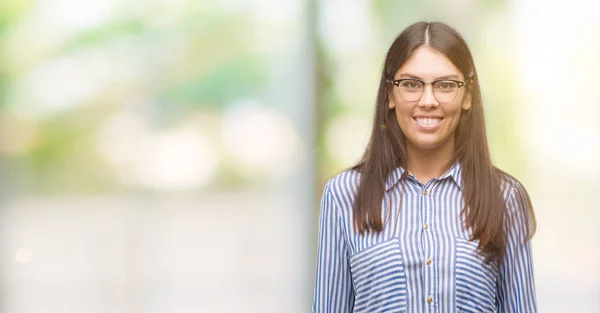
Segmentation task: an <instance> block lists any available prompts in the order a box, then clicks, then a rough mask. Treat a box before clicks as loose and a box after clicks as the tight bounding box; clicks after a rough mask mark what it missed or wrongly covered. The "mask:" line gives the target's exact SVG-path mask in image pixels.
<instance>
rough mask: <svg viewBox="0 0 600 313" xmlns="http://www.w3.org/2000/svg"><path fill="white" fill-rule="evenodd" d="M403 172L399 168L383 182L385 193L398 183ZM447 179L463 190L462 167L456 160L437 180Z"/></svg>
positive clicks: (403, 170) (402, 169)
mask: <svg viewBox="0 0 600 313" xmlns="http://www.w3.org/2000/svg"><path fill="white" fill-rule="evenodd" d="M405 171H406V170H405V169H404V168H402V167H401V166H399V167H397V168H396V169H394V170H393V171H391V172H390V174H389V175H388V177H387V179H386V182H385V191H388V190H390V189H392V187H394V186H395V185H396V184H397V183H398V182H399V181H400V179H401V178H402V175H403V174H404V172H405ZM408 174H409V175H412V174H410V172H409V173H408ZM447 177H451V178H452V179H453V180H454V182H455V183H456V184H457V185H458V187H460V189H461V190H462V189H463V180H462V167H461V164H460V162H459V161H458V160H457V161H456V162H454V164H453V165H452V167H450V169H449V170H448V171H447V172H446V173H445V174H444V175H442V176H440V177H439V178H438V179H439V180H444V179H446V178H447Z"/></svg>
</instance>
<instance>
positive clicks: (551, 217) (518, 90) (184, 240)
mask: <svg viewBox="0 0 600 313" xmlns="http://www.w3.org/2000/svg"><path fill="white" fill-rule="evenodd" d="M599 9H600V8H599V7H598V4H596V3H594V2H591V1H583V0H571V1H568V2H567V1H563V0H561V1H541V0H539V1H534V0H525V1H522V0H486V1H475V0H453V1H432V0H427V1H419V2H415V1H392V0H353V1H342V0H321V1H318V0H288V1H274V0H247V1H244V0H226V1H207V0H206V1H203V0H201V1H192V0H169V1H167V0H143V1H142V0H137V1H131V0H130V1H125V0H82V1H77V2H74V1H67V0H37V1H34V0H0V196H1V197H0V291H1V292H0V312H9V313H40V312H44V313H46V312H48V313H51V312H61V313H62V312H90V313H91V312H157V313H159V312H160V313H162V312H165V313H166V312H177V313H182V312H298V313H299V312H308V311H309V310H310V302H311V299H312V288H313V282H314V263H315V260H316V248H317V247H316V237H317V218H318V210H319V207H318V203H319V199H320V197H321V191H322V188H323V184H324V183H325V182H326V181H327V179H328V178H330V177H331V176H333V175H335V173H337V172H338V171H340V170H343V169H344V168H346V167H349V166H351V165H353V163H354V162H356V161H357V160H358V158H359V156H360V154H361V153H362V151H363V149H364V148H365V143H366V140H367V138H368V135H369V131H370V123H371V119H372V114H373V109H374V102H375V95H376V88H377V82H378V76H379V75H380V71H381V66H382V64H383V59H384V56H385V52H386V51H387V48H388V46H389V45H390V44H391V42H392V41H393V39H394V38H395V36H396V35H397V34H398V33H399V32H400V31H401V30H402V29H403V28H405V27H406V26H408V25H409V24H411V23H413V22H416V21H419V20H429V21H443V22H446V23H449V24H450V25H451V26H453V27H455V28H456V29H458V30H459V31H460V32H461V33H462V34H463V36H464V37H465V38H466V39H467V42H468V43H469V44H470V46H471V49H472V52H473V54H474V58H475V62H476V64H477V66H478V71H479V74H480V78H481V82H482V88H483V92H484V103H485V110H486V118H487V125H488V136H489V139H490V144H491V149H492V152H493V158H494V161H495V163H496V164H497V165H498V166H500V167H501V168H503V169H505V170H507V171H508V172H510V173H512V174H513V175H515V176H516V177H517V178H519V179H520V180H521V181H522V182H523V183H524V185H525V186H526V187H527V188H528V190H529V192H530V194H531V196H532V199H533V203H534V206H535V209H536V212H537V216H538V221H539V229H538V232H537V235H536V237H535V238H534V240H533V248H534V262H535V277H536V283H537V293H538V302H539V309H540V312H544V313H545V312H548V313H554V312H555V313H558V312H578V313H598V312H600V263H599V262H598V259H600V227H598V222H599V221H600V204H599V201H598V194H599V192H600V166H599V163H600V162H599V160H600V123H598V119H599V118H600V97H599V94H598V82H597V79H598V74H597V73H599V72H600V54H598V49H600V31H599V29H600V19H598V18H597V16H598V12H599Z"/></svg>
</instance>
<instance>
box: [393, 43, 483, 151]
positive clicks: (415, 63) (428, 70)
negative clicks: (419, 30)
mask: <svg viewBox="0 0 600 313" xmlns="http://www.w3.org/2000/svg"><path fill="white" fill-rule="evenodd" d="M405 78H415V79H418V80H422V81H425V82H432V81H436V80H443V79H451V80H456V81H464V76H463V75H462V73H461V72H460V71H459V70H458V69H457V68H456V67H455V66H454V64H452V62H450V60H449V59H448V58H447V57H446V56H445V55H444V54H442V53H441V52H438V51H436V50H434V49H432V48H429V47H427V46H421V47H419V48H418V49H417V50H415V51H414V53H413V54H412V56H411V57H410V58H409V59H408V60H407V61H406V62H405V63H404V64H403V65H402V67H400V69H399V70H398V72H396V75H395V76H394V80H397V79H405ZM449 86H451V85H449V84H444V83H442V84H440V85H439V86H438V88H437V91H436V96H437V98H438V99H441V100H442V101H446V100H447V99H448V95H447V94H448V92H447V91H446V90H447V89H448V87H449ZM392 87H393V88H392V91H393V92H392V93H391V94H390V96H389V108H390V109H395V111H396V119H397V120H398V124H399V125H400V129H402V132H403V133H404V137H405V140H406V143H405V144H406V145H407V146H408V147H407V148H417V149H438V148H442V147H444V146H446V145H451V146H452V147H451V148H452V149H454V131H455V130H456V126H457V125H458V120H459V119H460V115H461V112H462V110H468V109H470V108H471V99H470V96H469V95H465V88H464V87H461V88H458V91H457V93H456V97H455V98H454V99H453V100H451V101H450V102H439V101H438V100H437V99H436V97H434V93H433V91H434V89H435V88H434V87H433V86H432V85H431V84H427V83H426V84H425V87H424V90H423V95H422V96H421V98H420V99H418V100H413V101H408V100H412V99H413V98H415V97H418V91H417V92H415V91H414V88H415V87H417V85H416V84H413V83H411V82H408V83H407V82H404V85H403V86H392ZM399 88H404V89H403V92H402V96H404V98H406V99H407V100H405V99H403V97H402V96H401V95H400V92H401V91H400V89H399ZM411 93H412V94H411ZM444 93H446V94H444ZM415 94H416V96H415ZM411 97H412V98H411Z"/></svg>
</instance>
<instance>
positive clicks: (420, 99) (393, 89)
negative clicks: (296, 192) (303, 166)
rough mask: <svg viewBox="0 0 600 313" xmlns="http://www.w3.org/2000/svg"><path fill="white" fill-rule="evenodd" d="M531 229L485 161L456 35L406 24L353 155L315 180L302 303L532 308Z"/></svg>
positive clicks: (471, 75)
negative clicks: (309, 287) (317, 196)
mask: <svg viewBox="0 0 600 313" xmlns="http://www.w3.org/2000/svg"><path fill="white" fill-rule="evenodd" d="M534 231H535V217H534V214H533V209H532V205H531V201H530V199H529V196H528V194H527V192H526V190H525V188H524V187H523V186H522V185H521V184H520V183H519V182H518V181H517V180H516V179H515V178H513V177H512V176H510V175H509V174H507V173H505V172H503V171H501V170H500V169H498V168H496V167H495V166H494V165H492V162H491V159H490V153H489V148H488V143H487V139H486V133H485V123H484V115H483V105H482V99H481V91H480V87H479V79H478V77H477V71H476V70H475V64H474V63H473V58H472V56H471V52H470V50H469V48H468V47H467V44H466V43H465V41H464V39H463V38H462V37H461V36H460V34H458V33H457V32H456V31H455V30H454V29H452V28H450V27H449V26H447V25H445V24H442V23H426V22H420V23H416V24H413V25H411V26H409V27H408V28H406V29H405V30H404V31H403V32H402V33H401V34H400V35H399V36H398V37H397V38H396V40H395V41H394V42H393V44H392V46H391V47H390V49H389V51H388V53H387V57H386V60H385V65H384V68H383V72H382V74H381V80H380V83H379V92H378V95H377V103H376V109H375V121H374V125H373V130H372V134H371V138H370V141H369V144H368V146H367V149H366V151H365V153H364V156H363V157H362V159H361V161H360V162H359V163H358V164H357V165H355V166H354V167H352V168H351V169H349V170H347V171H344V172H342V173H340V174H338V175H337V176H336V177H334V178H332V179H331V180H330V181H329V182H328V183H327V184H326V186H325V190H324V193H323V198H322V203H321V214H320V227H319V248H318V260H317V270H316V286H315V291H314V301H313V307H312V310H313V312H315V313H325V312H331V313H334V312H335V313H346V312H354V313H359V312H369V313H373V312H410V313H418V312H432V313H434V312H435V313H451V312H469V313H479V312H485V313H488V312H510V313H517V312H519V313H530V312H537V306H536V299H535V286H534V279H533V268H532V260H531V243H530V239H531V237H532V236H533V233H534Z"/></svg>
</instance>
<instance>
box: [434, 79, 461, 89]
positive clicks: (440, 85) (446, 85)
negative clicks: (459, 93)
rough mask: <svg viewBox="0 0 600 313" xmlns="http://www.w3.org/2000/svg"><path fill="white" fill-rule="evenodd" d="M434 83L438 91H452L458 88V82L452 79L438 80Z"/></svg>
mask: <svg viewBox="0 0 600 313" xmlns="http://www.w3.org/2000/svg"><path fill="white" fill-rule="evenodd" d="M435 85H436V86H435V89H436V90H439V91H454V90H456V89H458V84H457V83H456V82H453V81H439V82H436V84H435Z"/></svg>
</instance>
